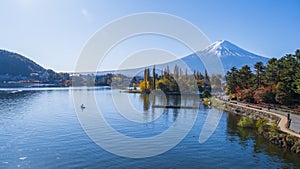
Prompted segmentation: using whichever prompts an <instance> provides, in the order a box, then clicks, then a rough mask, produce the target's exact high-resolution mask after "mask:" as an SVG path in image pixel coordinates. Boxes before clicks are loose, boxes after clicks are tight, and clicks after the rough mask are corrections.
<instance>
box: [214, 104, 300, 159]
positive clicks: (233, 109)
mask: <svg viewBox="0 0 300 169" xmlns="http://www.w3.org/2000/svg"><path fill="white" fill-rule="evenodd" d="M212 103H213V104H212V106H213V107H215V108H217V109H223V110H224V111H226V112H229V113H233V114H236V115H240V116H245V117H249V118H252V119H254V120H258V119H259V118H267V119H268V120H269V121H270V120H272V119H276V124H277V127H278V131H277V132H274V131H268V130H263V131H257V134H258V135H261V136H263V137H264V138H265V139H266V140H267V141H269V142H270V143H272V144H275V145H278V146H279V147H281V148H283V149H285V150H286V149H287V150H290V151H291V152H293V153H296V154H298V155H300V134H299V133H296V132H294V131H292V130H291V129H289V127H288V125H289V124H288V123H289V121H288V118H287V116H284V115H281V114H277V113H274V112H271V111H269V110H263V108H261V107H259V106H247V105H240V104H238V103H237V102H228V101H224V100H220V99H217V98H212ZM267 125H268V126H270V123H267Z"/></svg>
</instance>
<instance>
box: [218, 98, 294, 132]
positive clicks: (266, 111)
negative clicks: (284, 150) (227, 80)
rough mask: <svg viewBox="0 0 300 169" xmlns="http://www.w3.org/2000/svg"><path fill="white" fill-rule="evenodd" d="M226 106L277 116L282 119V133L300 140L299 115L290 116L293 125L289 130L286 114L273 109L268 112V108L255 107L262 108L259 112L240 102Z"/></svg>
mask: <svg viewBox="0 0 300 169" xmlns="http://www.w3.org/2000/svg"><path fill="white" fill-rule="evenodd" d="M221 101H222V100H221ZM226 104H231V105H234V106H240V107H243V108H246V109H251V110H255V111H260V112H263V113H266V114H271V115H274V116H277V117H279V118H280V121H279V124H278V127H279V128H280V130H281V131H283V132H285V133H288V134H290V135H293V136H296V137H298V138H300V134H299V131H300V116H298V115H295V114H290V118H291V119H292V123H291V125H290V128H291V129H289V128H287V127H286V124H287V122H288V120H287V113H286V112H282V111H278V110H273V109H270V110H268V109H267V108H263V107H259V106H257V105H255V107H259V108H261V110H258V109H255V108H251V107H248V106H247V104H244V103H240V102H237V104H232V103H230V102H226ZM292 130H294V131H292Z"/></svg>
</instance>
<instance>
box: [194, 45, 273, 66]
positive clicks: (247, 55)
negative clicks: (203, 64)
mask: <svg viewBox="0 0 300 169" xmlns="http://www.w3.org/2000/svg"><path fill="white" fill-rule="evenodd" d="M198 54H199V55H200V56H202V57H208V56H211V55H214V56H217V57H218V58H219V59H220V60H221V62H222V64H223V67H224V69H225V70H226V71H228V70H229V69H231V68H232V67H233V66H236V67H237V68H240V67H242V66H244V65H248V66H250V67H253V65H254V64H255V63H256V62H259V61H261V62H263V63H266V62H267V61H268V60H269V59H268V58H266V57H262V56H259V55H256V54H254V53H251V52H248V51H246V50H244V49H242V48H240V47H238V46H236V45H234V44H232V43H230V42H229V41H226V40H221V41H217V42H215V43H213V44H211V45H210V46H208V47H207V48H206V49H204V50H202V51H199V53H198Z"/></svg>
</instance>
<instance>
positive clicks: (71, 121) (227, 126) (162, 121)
mask: <svg viewBox="0 0 300 169" xmlns="http://www.w3.org/2000/svg"><path fill="white" fill-rule="evenodd" d="M112 96H114V97H112ZM74 97H76V98H77V102H76V101H75V104H74V102H73V100H74ZM88 98H95V100H96V103H97V106H98V109H100V110H101V113H102V116H101V117H103V118H104V119H105V120H106V122H107V123H108V124H110V126H111V128H113V129H114V130H115V131H117V132H119V133H122V134H123V135H124V136H126V137H127V138H136V139H139V138H148V137H152V138H154V137H155V136H157V135H162V134H164V131H166V130H168V129H169V128H171V127H174V126H175V127H177V128H178V130H177V131H178V132H179V133H175V134H174V135H176V134H180V132H181V130H180V129H181V126H180V125H179V124H181V123H182V124H183V125H185V124H186V125H188V124H193V125H192V127H191V129H190V130H188V132H187V134H186V136H185V137H183V138H182V140H180V141H179V143H178V144H177V145H176V146H175V147H173V148H170V149H169V150H168V151H166V152H161V153H160V154H158V155H155V156H152V157H147V158H130V157H122V156H118V155H115V154H113V153H111V151H110V150H107V149H106V148H103V147H102V146H98V145H97V144H96V143H95V142H94V141H95V140H94V139H91V138H90V137H89V135H90V133H92V132H95V133H94V134H96V133H97V132H100V133H102V135H98V136H99V139H102V140H105V139H107V138H109V136H110V133H109V132H108V131H107V130H104V128H95V129H90V133H88V134H87V133H86V132H85V130H86V128H85V129H84V128H82V127H81V123H82V122H83V119H82V118H81V114H82V115H86V116H89V113H90V112H94V111H95V110H94V109H93V108H92V107H93V106H92V103H90V101H89V99H88ZM124 98H125V100H126V98H127V100H129V102H130V105H127V103H124V105H123V106H122V107H120V108H119V109H118V108H116V106H115V104H118V105H120V104H122V101H123V100H122V99H124ZM153 99H155V104H162V103H166V104H180V103H181V104H184V105H198V106H199V109H197V110H195V109H184V110H181V109H180V110H178V109H162V108H152V107H151V104H153ZM81 102H82V104H84V106H85V108H84V109H82V110H80V111H81V112H80V111H79V112H78V110H79V108H80V104H79V103H81ZM128 107H131V108H133V109H134V110H136V111H137V112H141V113H140V114H138V115H137V116H136V117H138V118H136V119H135V117H133V116H131V114H130V111H131V110H130V109H129V108H128ZM127 108H128V112H126V111H127ZM120 109H122V111H125V114H120V113H119V110H120ZM0 110H1V111H0V138H1V139H0V168H284V167H287V168H293V167H294V168H299V167H300V157H299V156H298V155H296V154H293V153H291V152H289V151H284V150H283V149H280V148H278V147H277V146H275V145H272V144H270V143H268V142H266V141H265V140H264V139H263V138H262V137H261V136H258V135H257V134H255V131H253V130H249V129H242V128H238V127H237V126H236V125H235V124H236V122H237V120H238V118H239V117H237V116H236V115H234V114H231V113H226V112H222V111H220V110H215V109H213V108H208V107H206V106H204V105H203V104H202V103H201V102H200V103H199V102H198V101H197V99H194V98H192V97H189V96H186V97H182V98H178V96H169V97H168V98H164V97H162V98H159V97H158V98H155V97H151V96H141V95H140V94H130V93H122V92H120V91H118V90H111V89H110V88H107V87H97V88H77V89H76V90H71V89H68V88H43V89H22V88H20V89H12V90H11V91H9V92H8V91H7V89H1V94H0ZM76 110H77V113H76ZM210 113H219V115H220V120H219V121H218V125H217V126H216V129H215V130H213V132H212V135H211V136H210V137H208V138H207V140H206V141H204V142H203V143H200V142H199V135H200V133H201V130H202V128H203V126H205V124H206V119H207V117H208V116H209V115H210ZM78 117H79V118H80V119H78ZM125 117H127V118H132V119H134V120H136V121H130V120H128V119H126V118H125ZM193 120H195V121H193ZM80 122H81V123H80ZM99 126H101V125H99ZM93 130H95V131H93ZM182 132H184V131H182ZM176 136H177V135H176ZM170 138H172V137H170ZM174 138H175V137H174ZM106 141H107V140H106ZM108 141H111V142H112V144H111V145H110V147H109V148H111V149H113V150H115V151H117V152H121V153H125V155H126V153H130V150H129V146H130V143H129V142H128V147H126V146H120V145H118V144H115V143H117V142H119V141H118V140H108ZM173 141H174V140H172V139H169V140H168V139H164V140H162V142H161V144H160V145H156V147H152V148H153V152H154V149H155V151H156V148H158V149H160V148H164V146H165V145H168V144H170V143H172V142H173ZM96 142H97V141H96ZM120 142H121V141H120ZM123 143H124V141H123ZM125 144H126V142H125ZM139 146H140V145H139V144H137V147H139ZM160 146H161V147H160ZM145 147H146V148H149V147H150V148H151V146H148V145H145ZM146 150H147V151H146ZM132 151H136V153H138V152H143V153H145V154H147V153H148V152H151V151H152V150H151V149H141V150H132ZM142 155H143V154H142Z"/></svg>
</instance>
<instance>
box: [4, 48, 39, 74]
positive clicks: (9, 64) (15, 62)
mask: <svg viewBox="0 0 300 169" xmlns="http://www.w3.org/2000/svg"><path fill="white" fill-rule="evenodd" d="M44 71H45V69H44V68H43V67H42V66H40V65H38V64H37V63H35V62H34V61H32V60H30V59H28V58H26V57H24V56H22V55H20V54H17V53H13V52H9V51H6V50H0V75H6V74H8V75H12V76H18V75H21V76H30V74H31V73H36V72H44Z"/></svg>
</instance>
